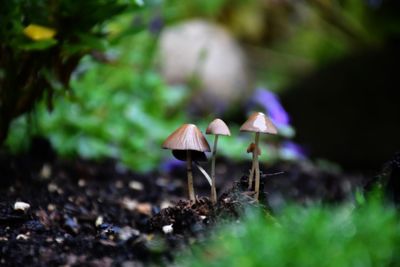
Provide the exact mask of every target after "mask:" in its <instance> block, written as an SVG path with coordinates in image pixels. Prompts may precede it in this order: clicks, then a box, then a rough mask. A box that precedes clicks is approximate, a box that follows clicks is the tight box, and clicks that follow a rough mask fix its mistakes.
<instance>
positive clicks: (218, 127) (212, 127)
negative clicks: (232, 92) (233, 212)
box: [206, 119, 231, 204]
mask: <svg viewBox="0 0 400 267" xmlns="http://www.w3.org/2000/svg"><path fill="white" fill-rule="evenodd" d="M206 134H213V135H215V138H214V147H213V150H212V161H211V201H212V202H213V203H214V204H215V203H217V189H216V187H215V158H216V154H217V144H218V136H220V135H225V136H230V135H231V132H230V131H229V128H228V126H227V125H226V124H225V122H224V121H223V120H221V119H215V120H213V121H212V122H211V123H210V124H209V125H208V127H207V130H206Z"/></svg>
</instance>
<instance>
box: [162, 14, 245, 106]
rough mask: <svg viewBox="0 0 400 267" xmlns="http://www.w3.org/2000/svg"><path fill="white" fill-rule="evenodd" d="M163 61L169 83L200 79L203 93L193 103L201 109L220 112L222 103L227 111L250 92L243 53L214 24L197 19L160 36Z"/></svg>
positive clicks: (169, 28)
mask: <svg viewBox="0 0 400 267" xmlns="http://www.w3.org/2000/svg"><path fill="white" fill-rule="evenodd" d="M160 58H161V72H162V74H163V75H164V77H165V78H166V79H167V81H168V83H170V84H173V85H179V84H185V83H189V82H190V81H191V80H193V77H196V78H198V80H199V82H200V86H199V87H200V89H201V91H200V92H199V94H197V93H196V94H195V96H196V97H195V98H193V99H192V101H193V103H194V105H195V106H196V107H197V108H199V109H211V110H212V109H218V108H220V107H221V106H220V104H222V106H223V107H225V108H228V107H229V106H232V105H234V104H236V103H237V102H243V101H246V98H247V97H248V95H249V94H250V93H251V92H248V90H247V89H248V88H249V87H250V86H249V77H248V70H247V66H246V62H245V61H246V59H245V54H244V52H243V50H242V49H241V47H240V46H239V44H238V43H237V41H236V40H235V39H234V38H233V37H232V36H231V34H230V33H229V32H228V31H227V30H225V29H224V28H222V27H220V26H218V25H217V24H214V23H212V22H209V21H206V20H198V19H197V20H190V21H185V22H183V23H180V24H178V25H174V26H172V27H168V28H166V29H165V30H164V31H163V32H162V34H161V36H160ZM204 103H207V105H204Z"/></svg>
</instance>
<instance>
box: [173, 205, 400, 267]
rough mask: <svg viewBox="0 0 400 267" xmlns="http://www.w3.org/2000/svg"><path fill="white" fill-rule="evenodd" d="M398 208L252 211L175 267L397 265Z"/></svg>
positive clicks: (292, 208) (347, 206)
mask: <svg viewBox="0 0 400 267" xmlns="http://www.w3.org/2000/svg"><path fill="white" fill-rule="evenodd" d="M399 219H400V217H399V214H398V212H397V211H396V210H395V209H394V208H393V207H390V206H387V205H385V204H383V203H382V202H381V201H380V200H378V199H372V200H367V201H366V202H365V203H364V204H362V205H360V206H354V205H353V204H342V205H340V206H336V207H325V206H311V207H307V208H305V207H301V206H296V205H293V206H290V207H287V208H286V209H284V210H283V211H282V213H280V214H278V215H277V216H276V218H275V219H274V218H272V217H270V216H266V214H265V213H263V212H261V211H257V210H252V211H249V212H248V213H247V214H246V218H245V219H244V222H243V223H239V224H238V223H233V224H232V225H228V226H226V227H225V228H222V229H221V230H219V231H217V232H216V233H215V235H213V236H212V237H211V240H209V241H208V242H205V243H203V244H201V245H198V246H195V247H194V248H192V249H191V250H190V251H187V252H185V253H184V254H183V255H181V257H180V258H179V260H178V263H177V266H193V267H196V266H229V267H235V266H275V267H277V266H307V267H312V266H318V267H325V266H326V267H344V266H363V267H369V266H398V265H399V264H400V256H399V254H398V253H397V252H398V250H399V248H400V222H399Z"/></svg>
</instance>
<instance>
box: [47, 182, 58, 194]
mask: <svg viewBox="0 0 400 267" xmlns="http://www.w3.org/2000/svg"><path fill="white" fill-rule="evenodd" d="M47 190H49V192H50V193H54V192H56V191H57V190H58V186H57V185H56V184H53V183H49V184H48V185H47Z"/></svg>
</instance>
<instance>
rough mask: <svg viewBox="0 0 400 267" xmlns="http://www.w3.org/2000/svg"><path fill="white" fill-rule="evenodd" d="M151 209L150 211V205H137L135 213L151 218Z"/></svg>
mask: <svg viewBox="0 0 400 267" xmlns="http://www.w3.org/2000/svg"><path fill="white" fill-rule="evenodd" d="M151 209H152V206H151V204H150V203H139V204H138V205H137V206H136V211H137V212H139V213H141V214H144V215H147V216H151Z"/></svg>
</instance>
